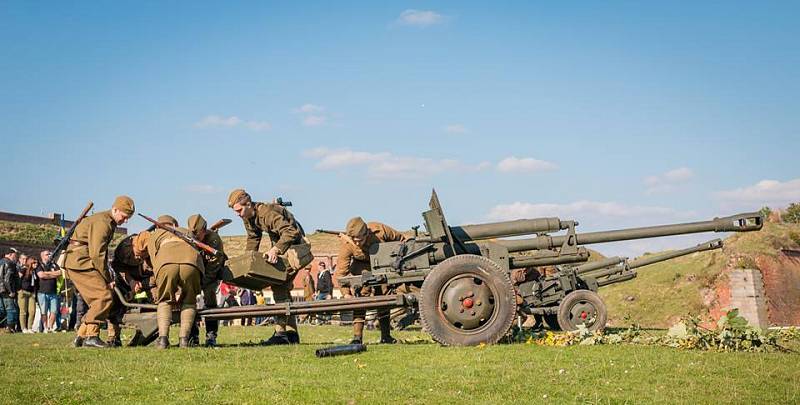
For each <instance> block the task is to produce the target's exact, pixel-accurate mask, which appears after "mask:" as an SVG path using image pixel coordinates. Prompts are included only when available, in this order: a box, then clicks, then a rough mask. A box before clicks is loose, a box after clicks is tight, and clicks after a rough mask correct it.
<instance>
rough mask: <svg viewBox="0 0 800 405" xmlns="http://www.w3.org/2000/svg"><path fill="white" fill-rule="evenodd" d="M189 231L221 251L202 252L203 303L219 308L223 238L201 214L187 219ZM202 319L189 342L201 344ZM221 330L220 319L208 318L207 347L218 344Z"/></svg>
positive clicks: (197, 321) (223, 264)
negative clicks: (211, 228)
mask: <svg viewBox="0 0 800 405" xmlns="http://www.w3.org/2000/svg"><path fill="white" fill-rule="evenodd" d="M187 225H188V227H189V231H190V232H191V233H192V235H193V236H194V237H195V238H197V240H199V241H201V242H203V243H205V244H206V245H209V246H211V247H213V248H214V249H217V250H218V251H219V252H220V255H218V256H212V255H209V254H206V253H203V254H202V257H203V267H204V268H205V270H204V273H203V281H202V282H201V289H202V290H203V303H204V304H205V308H206V309H208V308H217V288H219V282H220V280H221V279H222V273H223V268H224V267H225V253H224V250H223V248H222V238H220V237H219V234H218V233H217V232H214V231H211V230H209V229H208V227H207V226H208V224H207V223H206V220H205V218H203V216H202V215H200V214H195V215H192V216H190V217H189V219H188V220H187ZM199 323H200V319H199V317H198V319H196V320H195V323H194V326H193V327H192V333H191V336H190V339H189V343H190V344H192V345H195V344H199V340H200V328H199ZM218 331H219V321H215V320H206V347H213V346H216V345H217V332H218Z"/></svg>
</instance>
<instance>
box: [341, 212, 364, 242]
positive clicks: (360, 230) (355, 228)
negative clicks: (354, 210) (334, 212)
mask: <svg viewBox="0 0 800 405" xmlns="http://www.w3.org/2000/svg"><path fill="white" fill-rule="evenodd" d="M344 232H345V234H347V236H349V237H351V238H361V237H364V236H366V234H367V232H369V228H367V224H366V223H365V222H364V220H363V219H361V217H355V218H351V219H350V220H349V221H347V228H345V231H344Z"/></svg>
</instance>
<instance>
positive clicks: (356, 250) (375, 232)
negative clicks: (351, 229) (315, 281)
mask: <svg viewBox="0 0 800 405" xmlns="http://www.w3.org/2000/svg"><path fill="white" fill-rule="evenodd" d="M367 228H368V229H369V235H367V238H366V239H365V241H364V243H363V244H362V245H361V246H359V245H356V244H355V243H354V242H353V240H352V239H350V238H349V237H340V238H339V242H340V243H339V256H338V258H337V259H336V278H339V277H344V276H348V275H352V276H357V275H360V274H361V273H362V272H363V271H364V270H369V247H370V246H371V245H373V244H375V243H380V242H394V241H401V240H403V238H404V236H403V234H402V233H400V232H398V231H396V230H395V229H394V228H392V227H390V226H389V225H385V224H382V223H380V222H369V223H367Z"/></svg>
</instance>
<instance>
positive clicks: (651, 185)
mask: <svg viewBox="0 0 800 405" xmlns="http://www.w3.org/2000/svg"><path fill="white" fill-rule="evenodd" d="M692 177H694V172H692V169H689V168H688V167H679V168H677V169H673V170H670V171H668V172H666V173H663V174H660V175H657V176H648V177H645V179H644V184H645V186H646V187H647V188H646V189H645V193H646V194H656V193H668V192H670V191H673V190H675V188H676V187H677V186H679V185H681V184H684V183H686V182H687V181H689V180H690V179H691V178H692Z"/></svg>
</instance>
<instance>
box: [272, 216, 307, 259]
mask: <svg viewBox="0 0 800 405" xmlns="http://www.w3.org/2000/svg"><path fill="white" fill-rule="evenodd" d="M268 223H269V227H270V229H271V230H272V231H273V232H275V233H277V234H278V235H279V237H278V241H277V242H275V247H276V248H277V249H278V252H279V254H284V253H286V251H287V250H288V249H289V247H290V246H292V244H294V242H295V241H296V240H297V239H298V237H299V236H300V230H299V229H297V228H296V227H295V226H294V225H293V224H292V223H291V222H289V221H288V220H287V219H286V217H285V216H284V215H281V213H279V212H276V211H272V212H270V217H269V218H268Z"/></svg>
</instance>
